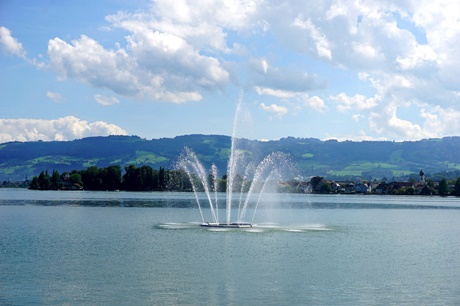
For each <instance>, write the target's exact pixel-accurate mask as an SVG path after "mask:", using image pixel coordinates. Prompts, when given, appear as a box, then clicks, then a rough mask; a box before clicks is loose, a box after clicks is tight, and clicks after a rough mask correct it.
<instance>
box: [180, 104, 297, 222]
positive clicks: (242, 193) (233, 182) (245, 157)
mask: <svg viewBox="0 0 460 306" xmlns="http://www.w3.org/2000/svg"><path fill="white" fill-rule="evenodd" d="M240 112H241V99H240V100H239V102H238V104H237V108H236V111H235V117H234V122H233V131H232V138H231V149H230V157H229V160H228V164H227V188H226V201H225V202H226V203H225V211H226V218H225V222H220V221H219V203H218V187H217V186H218V169H217V167H216V166H215V164H213V165H212V166H211V169H210V170H209V173H208V172H207V171H206V170H205V168H204V166H203V165H202V163H201V162H200V160H199V158H198V156H197V155H196V154H195V153H194V152H193V151H192V150H191V149H190V148H188V147H185V148H184V152H183V153H182V154H181V156H180V158H179V159H178V162H177V168H178V169H182V170H184V171H185V172H186V173H187V176H188V178H189V180H190V182H191V185H192V189H193V192H194V195H195V200H196V202H197V205H198V209H199V211H200V215H201V220H202V223H201V226H205V227H224V228H247V227H253V223H254V218H255V214H256V211H257V208H258V206H259V202H260V201H261V196H262V194H263V193H264V192H267V191H268V190H269V189H270V186H272V185H273V184H274V183H276V182H279V181H281V180H282V179H283V174H284V173H286V170H289V169H291V165H290V163H289V162H288V159H287V157H286V156H285V154H283V153H280V152H273V153H271V154H269V155H267V156H266V157H265V158H263V159H262V160H261V161H260V162H259V163H258V164H256V163H254V162H252V161H250V158H249V155H250V154H247V153H248V152H247V151H244V150H242V149H240V148H238V145H237V143H238V138H237V137H236V131H237V126H238V123H239V122H238V116H239V114H240ZM291 173H292V171H291ZM200 189H201V190H202V191H203V192H204V194H205V201H206V202H208V205H209V208H210V213H211V219H212V220H211V221H209V222H206V221H205V218H204V215H203V210H202V207H203V205H202V203H201V201H200V197H199V190H200ZM253 196H255V198H256V200H255V201H251V199H252V198H253ZM236 203H238V213H237V216H236V220H235V221H232V216H231V212H232V206H235V207H236ZM250 205H251V207H252V208H253V210H254V212H253V215H252V218H251V221H250V222H247V221H245V220H246V213H247V210H248V207H249V206H250Z"/></svg>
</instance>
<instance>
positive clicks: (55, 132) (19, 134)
mask: <svg viewBox="0 0 460 306" xmlns="http://www.w3.org/2000/svg"><path fill="white" fill-rule="evenodd" d="M126 134H127V133H126V131H125V130H123V129H122V128H120V127H119V126H116V125H114V124H109V123H106V122H103V121H96V122H88V121H85V120H82V119H78V118H76V117H73V116H67V117H63V118H59V119H55V120H44V119H0V143H3V142H9V141H37V140H44V141H51V140H58V141H62V140H72V139H79V138H83V137H89V136H107V135H126Z"/></svg>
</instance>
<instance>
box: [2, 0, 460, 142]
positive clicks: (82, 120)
mask: <svg viewBox="0 0 460 306" xmlns="http://www.w3.org/2000/svg"><path fill="white" fill-rule="evenodd" d="M459 16H460V1H457V0H455V1H445V0H444V1H443V0H439V1H432V0H417V1H415V0H411V1H409V0H395V1H390V0H389V1H377V0H376V1H373V0H368V1H363V0H354V1H352V0H348V1H347V0H310V1H304V0H298V1H295V0H292V1H282V0H246V1H241V0H200V1H191V0H174V1H171V0H153V1H146V0H132V1H123V0H98V1H93V0H66V1H58V0H39V1H37V0H21V1H17V0H0V143H4V142H10V141H37V140H44V141H51V140H59V141H63V140H73V139H80V138H83V137H89V136H105V135H137V136H139V137H142V138H145V139H153V138H155V139H156V138H163V137H175V136H179V135H188V134H207V135H210V134H218V135H229V136H230V135H232V133H233V132H234V129H233V128H234V114H235V110H236V108H237V105H238V104H239V103H241V110H242V111H241V113H240V117H239V118H240V119H239V120H238V121H237V124H236V125H235V127H236V130H235V131H237V132H236V133H235V134H236V135H237V136H239V137H244V138H249V139H259V140H268V139H270V140H274V139H280V138H283V137H299V138H310V137H313V138H319V139H322V140H326V139H337V140H339V141H344V140H353V141H363V140H388V141H403V140H420V139H426V138H441V137H445V136H459V135H460V77H459V76H458V72H460V17H459ZM241 118H243V119H241Z"/></svg>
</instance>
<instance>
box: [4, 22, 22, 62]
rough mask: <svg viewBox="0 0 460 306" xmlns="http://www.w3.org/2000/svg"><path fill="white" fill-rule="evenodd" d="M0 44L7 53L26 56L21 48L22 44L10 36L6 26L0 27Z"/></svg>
mask: <svg viewBox="0 0 460 306" xmlns="http://www.w3.org/2000/svg"><path fill="white" fill-rule="evenodd" d="M0 45H1V46H2V49H3V50H4V51H5V52H7V53H10V54H13V55H15V56H17V57H20V58H25V57H26V51H25V50H24V49H23V47H22V44H21V43H20V42H19V41H18V40H17V39H16V38H14V37H13V36H11V31H10V30H9V29H8V28H5V27H0Z"/></svg>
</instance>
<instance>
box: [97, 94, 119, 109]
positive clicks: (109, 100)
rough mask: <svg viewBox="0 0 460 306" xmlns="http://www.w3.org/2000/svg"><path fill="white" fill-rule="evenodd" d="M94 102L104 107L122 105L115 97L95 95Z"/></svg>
mask: <svg viewBox="0 0 460 306" xmlns="http://www.w3.org/2000/svg"><path fill="white" fill-rule="evenodd" d="M94 100H96V102H97V103H99V104H101V105H104V106H109V105H113V104H117V103H120V101H119V100H118V99H117V98H115V97H106V96H103V95H95V96H94Z"/></svg>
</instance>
